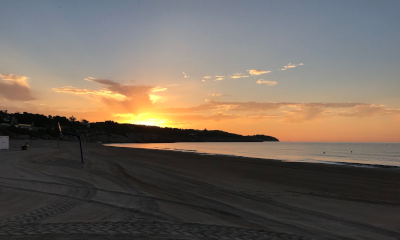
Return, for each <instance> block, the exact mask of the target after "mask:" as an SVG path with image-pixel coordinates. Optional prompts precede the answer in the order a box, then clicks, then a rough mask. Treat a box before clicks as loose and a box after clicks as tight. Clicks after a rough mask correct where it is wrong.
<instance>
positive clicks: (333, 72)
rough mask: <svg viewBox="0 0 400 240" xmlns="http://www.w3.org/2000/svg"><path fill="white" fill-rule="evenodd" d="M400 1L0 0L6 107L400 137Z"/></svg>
mask: <svg viewBox="0 0 400 240" xmlns="http://www.w3.org/2000/svg"><path fill="white" fill-rule="evenodd" d="M399 10H400V1H367V0H360V1H347V0H344V1H339V0H335V1H143V0H142V1H98V0H96V1H14V0H12V1H6V0H2V1H0V33H1V34H0V50H1V51H0V110H5V109H7V110H8V111H9V112H15V111H20V112H23V111H27V112H32V113H42V114H46V115H49V114H50V115H60V116H71V115H73V116H75V117H77V118H78V119H81V118H85V119H87V120H89V121H104V120H114V121H117V122H120V123H136V124H151V125H157V126H163V127H177V128H194V129H204V128H207V129H209V130H211V129H219V130H224V131H228V132H233V133H238V134H244V135H253V134H266V135H271V136H274V137H277V138H278V139H280V140H281V141H387V142H389V141H395V142H399V141H400V16H399Z"/></svg>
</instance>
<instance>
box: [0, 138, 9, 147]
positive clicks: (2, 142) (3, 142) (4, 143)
mask: <svg viewBox="0 0 400 240" xmlns="http://www.w3.org/2000/svg"><path fill="white" fill-rule="evenodd" d="M9 140H10V139H9V137H8V136H0V149H8V148H9V147H10V142H9Z"/></svg>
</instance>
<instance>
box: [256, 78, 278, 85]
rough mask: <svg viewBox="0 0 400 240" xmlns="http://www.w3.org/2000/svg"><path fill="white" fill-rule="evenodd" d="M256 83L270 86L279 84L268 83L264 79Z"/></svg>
mask: <svg viewBox="0 0 400 240" xmlns="http://www.w3.org/2000/svg"><path fill="white" fill-rule="evenodd" d="M256 83H257V84H266V85H268V86H274V85H276V84H278V83H277V82H275V81H267V80H263V79H260V80H258V81H257V82H256Z"/></svg>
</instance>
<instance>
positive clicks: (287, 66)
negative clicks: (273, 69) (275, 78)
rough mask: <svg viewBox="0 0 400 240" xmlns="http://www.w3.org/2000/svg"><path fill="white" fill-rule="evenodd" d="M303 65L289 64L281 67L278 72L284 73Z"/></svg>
mask: <svg viewBox="0 0 400 240" xmlns="http://www.w3.org/2000/svg"><path fill="white" fill-rule="evenodd" d="M303 65H304V64H303V63H299V64H297V65H296V64H291V63H289V64H288V65H286V66H283V68H281V69H280V70H282V71H285V70H286V69H289V68H295V67H297V66H303Z"/></svg>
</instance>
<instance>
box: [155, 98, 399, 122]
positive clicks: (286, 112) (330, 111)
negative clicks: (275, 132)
mask: <svg viewBox="0 0 400 240" xmlns="http://www.w3.org/2000/svg"><path fill="white" fill-rule="evenodd" d="M210 95H211V96H213V95H212V94H210ZM215 96H218V95H217V94H216V95H215ZM159 110H160V111H161V112H163V113H168V114H179V113H186V114H187V113H199V114H200V113H201V114H208V115H209V114H215V113H224V114H229V115H242V116H243V117H249V116H253V117H254V119H261V118H263V117H268V118H274V119H280V120H281V121H283V122H292V123H297V122H304V121H313V120H316V119H324V118H328V117H373V116H382V115H400V109H388V108H385V106H383V105H376V104H367V103H298V102H219V101H213V100H208V99H207V100H206V103H205V104H201V105H199V106H196V107H189V108H165V109H159ZM257 116H258V117H257Z"/></svg>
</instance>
